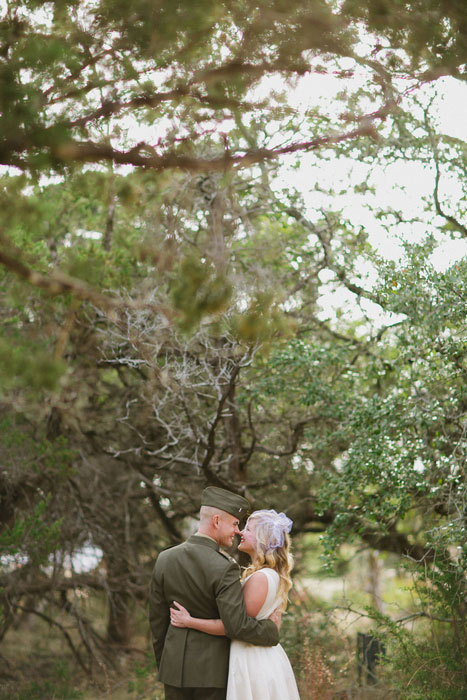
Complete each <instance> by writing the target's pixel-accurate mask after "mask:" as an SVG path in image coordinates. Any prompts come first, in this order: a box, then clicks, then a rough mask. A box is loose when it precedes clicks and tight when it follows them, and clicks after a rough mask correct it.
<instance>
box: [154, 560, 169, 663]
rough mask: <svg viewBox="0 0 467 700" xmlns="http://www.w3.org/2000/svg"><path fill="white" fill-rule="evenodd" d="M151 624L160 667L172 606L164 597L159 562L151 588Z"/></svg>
mask: <svg viewBox="0 0 467 700" xmlns="http://www.w3.org/2000/svg"><path fill="white" fill-rule="evenodd" d="M149 624H150V626H151V634H152V644H153V648H154V654H155V657H156V662H157V665H158V667H160V663H161V657H162V651H163V649H164V643H165V637H166V634H167V629H168V626H169V624H170V608H169V605H168V603H167V601H166V600H165V598H164V595H163V590H162V581H161V576H160V575H158V572H157V563H156V566H155V567H154V571H153V574H152V578H151V584H150V588H149Z"/></svg>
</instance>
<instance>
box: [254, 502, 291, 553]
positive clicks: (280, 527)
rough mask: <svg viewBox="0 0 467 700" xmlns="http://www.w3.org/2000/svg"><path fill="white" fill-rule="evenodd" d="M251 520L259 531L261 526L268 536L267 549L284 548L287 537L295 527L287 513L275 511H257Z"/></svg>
mask: <svg viewBox="0 0 467 700" xmlns="http://www.w3.org/2000/svg"><path fill="white" fill-rule="evenodd" d="M249 519H251V520H253V521H254V522H255V523H256V528H257V531H258V526H259V527H260V528H261V530H262V532H263V534H264V535H266V536H267V541H266V542H265V544H266V547H267V549H278V548H279V547H283V546H284V543H285V535H286V533H289V532H290V531H291V529H292V525H293V522H292V520H291V519H290V518H288V517H287V516H286V514H285V513H278V512H277V511H275V510H255V511H254V513H252V514H251V515H250V518H249Z"/></svg>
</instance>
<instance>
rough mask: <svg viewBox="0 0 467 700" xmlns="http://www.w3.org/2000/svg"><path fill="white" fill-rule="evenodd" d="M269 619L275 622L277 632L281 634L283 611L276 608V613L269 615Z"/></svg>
mask: <svg viewBox="0 0 467 700" xmlns="http://www.w3.org/2000/svg"><path fill="white" fill-rule="evenodd" d="M269 619H270V620H272V621H273V622H274V624H275V625H276V627H277V631H278V632H280V631H281V623H282V611H281V609H280V608H276V609H275V610H274V612H272V613H271V614H270V615H269Z"/></svg>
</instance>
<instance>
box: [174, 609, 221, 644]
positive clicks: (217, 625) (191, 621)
mask: <svg viewBox="0 0 467 700" xmlns="http://www.w3.org/2000/svg"><path fill="white" fill-rule="evenodd" d="M174 605H176V606H177V608H178V609H177V610H176V609H175V608H170V622H171V623H172V625H173V626H174V627H189V628H190V629H192V630H198V631H199V632H205V633H206V634H214V635H216V636H218V637H223V636H224V635H225V627H224V623H223V622H222V620H220V619H219V620H203V619H202V618H201V617H191V615H190V613H189V612H188V610H187V609H186V608H184V607H183V605H180V603H177V601H176V600H174Z"/></svg>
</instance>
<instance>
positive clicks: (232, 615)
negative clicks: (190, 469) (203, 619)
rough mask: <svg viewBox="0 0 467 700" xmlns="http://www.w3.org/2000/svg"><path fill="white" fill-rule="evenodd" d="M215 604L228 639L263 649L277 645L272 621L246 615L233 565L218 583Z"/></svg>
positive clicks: (276, 634)
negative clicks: (263, 647) (238, 640)
mask: <svg viewBox="0 0 467 700" xmlns="http://www.w3.org/2000/svg"><path fill="white" fill-rule="evenodd" d="M216 603H217V607H218V610H219V615H220V617H221V620H222V622H223V623H224V627H225V633H226V635H227V637H230V639H240V640H241V641H242V642H249V643H250V644H256V645H257V646H265V647H270V646H275V645H276V644H278V643H279V632H278V630H277V627H276V625H275V624H274V622H272V620H257V619H256V618H254V617H249V616H248V615H247V612H246V609H245V601H244V599H243V591H242V586H241V584H240V579H239V576H238V568H237V567H236V566H235V565H233V564H232V566H230V567H229V568H228V569H227V570H226V572H225V573H224V575H223V577H222V579H221V581H220V583H219V586H218V588H217V591H216Z"/></svg>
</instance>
